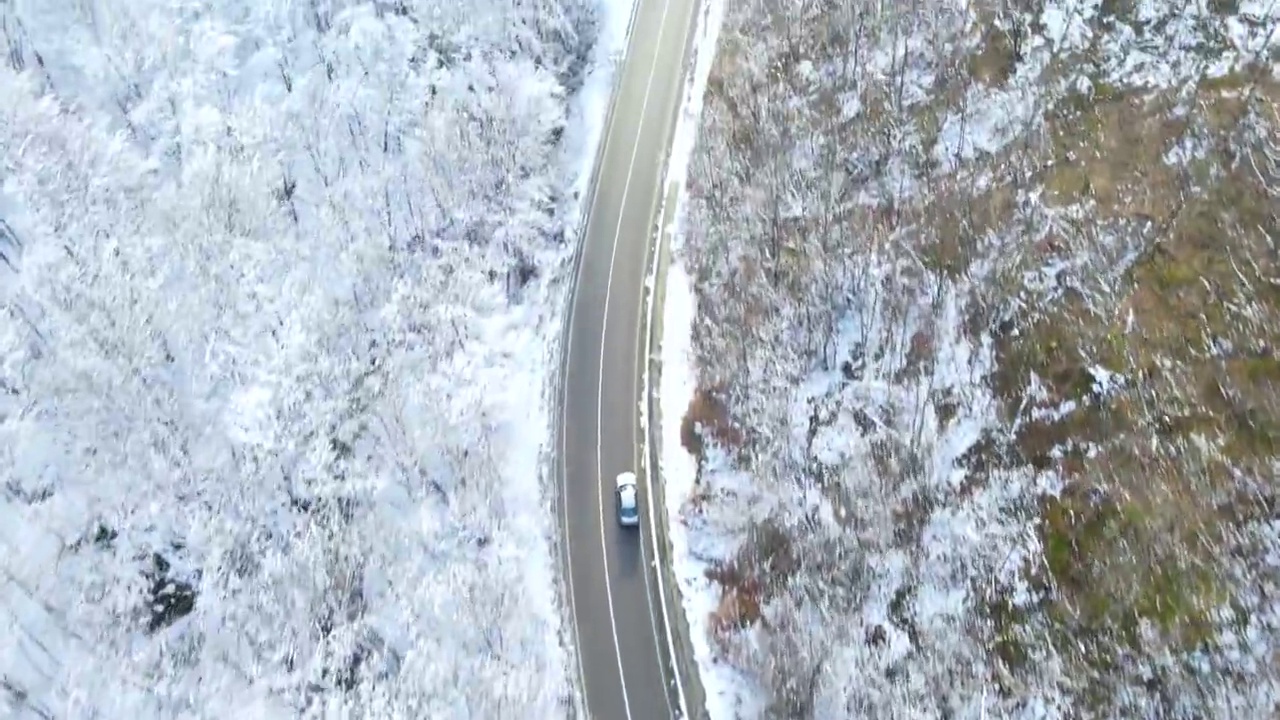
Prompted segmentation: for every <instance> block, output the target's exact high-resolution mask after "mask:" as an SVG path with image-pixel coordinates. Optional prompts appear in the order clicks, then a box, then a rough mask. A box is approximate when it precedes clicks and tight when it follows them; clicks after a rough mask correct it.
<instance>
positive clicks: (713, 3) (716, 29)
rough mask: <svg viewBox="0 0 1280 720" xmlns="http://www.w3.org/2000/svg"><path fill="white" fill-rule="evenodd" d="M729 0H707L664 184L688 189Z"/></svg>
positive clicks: (703, 6)
mask: <svg viewBox="0 0 1280 720" xmlns="http://www.w3.org/2000/svg"><path fill="white" fill-rule="evenodd" d="M724 5H725V0H703V5H702V17H700V18H699V19H698V27H697V29H696V30H695V31H694V32H695V33H696V37H695V39H694V47H693V73H692V74H691V75H690V76H689V87H688V88H687V89H686V91H685V96H684V99H683V100H682V101H681V103H680V117H679V119H677V120H676V129H675V132H674V133H673V135H672V139H671V159H670V161H669V162H668V164H667V177H666V181H665V182H664V183H663V187H668V186H670V185H671V183H673V182H675V183H678V184H679V185H680V193H681V194H683V192H684V184H685V181H686V180H687V179H688V177H689V159H690V158H691V157H693V147H694V143H695V142H696V141H697V138H698V121H699V119H700V118H701V117H702V99H703V95H705V94H706V91H707V80H708V79H709V78H710V77H711V65H712V64H713V63H714V62H715V59H716V45H717V42H718V41H719V39H720V27H721V25H723V24H724V9H725V8H724ZM664 201H665V195H664Z"/></svg>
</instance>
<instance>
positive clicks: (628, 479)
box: [618, 471, 636, 487]
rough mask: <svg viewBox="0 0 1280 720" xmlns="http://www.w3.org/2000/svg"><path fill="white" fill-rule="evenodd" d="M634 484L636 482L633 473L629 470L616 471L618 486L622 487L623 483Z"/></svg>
mask: <svg viewBox="0 0 1280 720" xmlns="http://www.w3.org/2000/svg"><path fill="white" fill-rule="evenodd" d="M635 484H636V474H635V473H633V472H630V471H627V472H624V473H618V487H622V486H623V485H635Z"/></svg>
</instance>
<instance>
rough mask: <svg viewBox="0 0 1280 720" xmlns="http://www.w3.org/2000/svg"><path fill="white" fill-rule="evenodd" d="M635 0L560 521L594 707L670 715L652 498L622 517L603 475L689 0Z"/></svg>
mask: <svg viewBox="0 0 1280 720" xmlns="http://www.w3.org/2000/svg"><path fill="white" fill-rule="evenodd" d="M638 2H639V7H638V8H637V10H636V16H635V19H634V22H633V25H632V34H631V40H630V45H629V46H628V48H627V53H626V58H625V60H624V61H623V65H622V67H621V69H620V72H621V73H622V76H621V81H620V84H619V86H618V96H617V98H615V106H614V112H613V116H612V121H611V124H610V126H609V127H608V128H606V129H605V133H604V140H603V142H604V150H603V154H602V156H601V158H600V167H599V184H598V186H597V189H596V193H595V195H594V196H593V197H592V198H591V199H590V202H591V205H590V209H589V211H588V212H589V215H588V220H587V233H586V238H585V245H584V246H583V248H582V256H581V259H580V263H581V265H580V267H579V271H578V273H579V274H578V280H577V289H576V292H575V294H574V297H573V299H572V300H571V304H570V311H569V312H570V318H569V326H568V333H569V335H568V344H567V346H566V359H565V366H564V368H563V371H564V373H565V375H564V383H563V387H564V392H565V397H564V398H563V399H562V405H561V410H562V413H563V415H562V417H561V425H560V458H559V460H560V467H561V468H562V471H563V472H562V475H561V478H560V479H561V482H562V483H563V487H562V488H561V507H560V512H561V518H560V522H561V523H562V527H561V529H562V531H563V537H564V539H565V543H564V551H565V554H566V556H567V557H566V558H565V560H566V564H567V568H568V582H569V594H570V596H571V603H572V605H571V608H572V612H573V617H574V624H575V626H576V627H575V632H576V636H577V645H578V654H579V661H580V666H579V668H578V670H579V672H580V674H581V680H582V685H583V687H584V688H585V690H586V703H587V711H588V713H589V714H590V716H591V717H592V718H596V719H597V720H652V719H654V718H671V717H675V716H676V715H677V714H678V713H677V708H678V703H677V700H676V696H675V690H674V687H675V681H674V678H673V675H672V667H671V663H670V658H669V657H668V654H667V641H666V636H665V629H664V627H663V621H662V611H661V606H660V605H659V602H660V600H659V598H658V595H657V593H658V588H657V578H656V576H655V575H654V574H653V569H652V565H651V564H652V563H653V561H654V558H653V557H652V555H653V544H652V542H653V540H652V538H651V537H650V536H649V530H648V528H649V527H650V526H649V517H648V513H649V512H655V511H657V510H658V509H656V508H649V507H648V504H647V502H646V500H647V495H646V493H645V491H644V488H643V487H642V488H641V493H640V496H641V503H640V509H641V513H642V516H641V522H640V528H639V529H636V528H625V529H624V528H622V527H619V525H618V523H617V519H616V518H617V514H616V509H615V500H614V495H613V483H614V478H615V477H616V476H617V474H618V473H620V472H622V471H624V470H635V469H637V467H638V464H639V458H640V452H641V451H640V445H639V440H640V437H639V432H640V418H639V407H640V401H641V392H642V388H641V383H640V373H641V370H642V368H643V364H642V355H643V354H644V350H643V343H642V338H641V337H640V333H641V327H642V326H641V313H642V312H643V310H644V302H643V297H644V280H645V271H646V267H645V264H646V262H645V261H646V258H647V254H648V250H649V246H650V243H651V242H652V240H653V239H654V233H653V232H652V230H653V226H654V222H655V217H656V215H657V210H658V202H659V199H660V198H661V196H662V188H661V185H662V180H663V174H664V170H665V165H666V160H667V156H668V149H669V145H670V141H671V132H672V129H673V128H674V126H675V119H676V115H677V113H678V112H679V105H680V96H681V93H682V91H683V87H684V82H683V79H684V68H685V66H686V64H687V63H688V60H689V58H688V54H689V52H688V51H689V49H690V47H689V46H690V43H689V42H688V39H689V34H690V33H691V32H692V31H693V26H694V22H693V19H694V12H695V9H696V7H697V0H638Z"/></svg>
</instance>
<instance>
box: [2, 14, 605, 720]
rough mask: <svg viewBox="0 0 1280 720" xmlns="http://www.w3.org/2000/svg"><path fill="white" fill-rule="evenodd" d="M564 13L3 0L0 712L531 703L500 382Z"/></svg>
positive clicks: (554, 130) (534, 228)
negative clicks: (1, 680) (5, 50)
mask: <svg viewBox="0 0 1280 720" xmlns="http://www.w3.org/2000/svg"><path fill="white" fill-rule="evenodd" d="M595 8H596V5H595V4H594V3H592V2H589V0H559V1H557V0H542V1H532V0H528V1H526V0H480V1H478V2H470V3H457V2H436V1H435V0H421V1H413V0H400V1H398V2H388V1H384V0H378V1H375V2H343V1H341V0H314V1H312V2H278V1H268V2H258V1H256V0H229V1H224V2H216V3H209V2H173V1H170V0H139V1H135V2H113V1H103V2H72V1H69V0H68V1H67V2H63V1H61V0H38V1H37V0H18V1H17V2H10V3H4V4H0V39H3V42H4V43H5V44H6V46H7V53H6V55H5V59H4V61H3V62H0V230H2V232H0V241H2V242H0V253H2V254H3V259H4V263H3V264H2V266H0V272H2V273H3V280H0V293H2V297H3V308H4V312H3V320H0V363H2V364H0V390H2V391H3V392H0V558H2V559H0V677H3V684H0V715H5V716H6V717H11V716H17V717H24V718H25V717H59V718H81V717H177V716H182V717H210V718H226V717H245V716H249V715H252V714H253V713H254V712H257V713H259V714H261V715H262V716H271V717H294V716H297V715H299V714H308V715H317V716H318V715H324V716H334V717H338V716H341V717H350V716H363V717H377V718H387V717H405V718H423V717H480V718H491V717H515V716H519V717H540V718H554V717H562V716H563V714H564V712H565V709H564V705H563V703H564V702H565V701H566V699H567V695H568V692H569V689H568V685H567V680H566V669H565V668H566V656H565V651H564V649H563V648H562V647H561V645H560V644H559V641H558V631H559V627H558V626H559V620H558V615H557V612H556V610H555V608H554V599H553V596H552V592H553V588H552V587H551V586H550V584H549V578H550V575H549V572H550V567H551V562H552V560H551V553H550V551H549V548H548V545H547V542H548V540H547V537H546V535H545V530H544V528H545V527H546V525H545V523H546V519H545V515H546V513H547V509H546V507H545V504H544V503H543V502H542V500H541V498H542V495H541V489H540V488H539V487H537V484H536V483H537V478H536V475H535V474H533V473H530V472H528V471H527V470H528V468H527V467H519V468H512V467H511V466H510V465H511V463H512V462H513V459H512V458H513V457H515V455H516V454H517V450H518V449H519V447H520V445H521V443H526V444H527V441H526V440H525V439H524V438H523V437H522V435H523V433H525V432H528V431H529V430H530V429H529V428H522V427H520V426H519V423H517V422H514V421H513V417H512V415H511V414H510V408H511V406H512V405H517V406H518V405H520V404H521V403H522V402H523V401H525V400H527V398H525V397H523V396H519V395H517V394H516V393H515V391H514V390H513V389H512V388H510V387H508V386H507V383H506V379H507V378H509V377H511V374H512V372H518V371H522V369H523V367H524V365H525V363H527V362H528V358H527V357H521V355H520V353H521V352H522V350H523V349H528V348H531V347H533V346H531V345H529V343H527V342H525V339H526V338H528V336H529V333H530V328H528V327H527V322H526V321H525V320H522V319H521V318H522V317H524V316H527V315H530V313H525V312H524V311H523V310H522V304H523V305H528V304H529V303H532V302H535V301H536V298H537V296H536V295H532V294H529V293H526V292H525V291H526V290H527V289H528V288H529V287H530V286H531V283H534V282H536V281H537V280H538V269H539V266H540V265H541V264H542V263H543V261H544V260H545V259H546V258H548V257H551V258H554V257H558V256H559V253H561V252H563V248H562V247H561V245H562V244H563V231H564V227H563V226H564V223H565V219H564V218H563V217H561V212H560V210H561V208H562V203H561V202H560V200H559V197H558V195H559V193H560V192H561V191H562V189H563V187H564V181H565V180H566V178H562V177H559V176H558V174H559V173H558V172H557V168H558V167H560V164H559V162H558V153H559V148H558V141H559V138H560V135H561V132H562V130H563V128H564V124H565V122H566V101H567V97H568V94H569V93H571V92H572V91H574V90H575V89H576V86H577V85H578V84H580V83H581V76H582V74H583V72H584V65H585V63H586V59H587V56H588V54H589V52H590V49H591V46H592V43H593V41H594V38H595V34H596V24H597V21H596V17H595V12H596V11H595ZM534 384H536V383H534ZM517 410H518V411H519V412H520V413H521V414H520V415H518V416H516V419H518V418H520V417H523V414H524V413H526V412H527V409H526V408H524V407H518V408H517ZM533 429H534V430H536V429H537V428H533ZM521 452H522V451H521ZM533 454H536V451H535V453H533ZM331 714H332V715H331Z"/></svg>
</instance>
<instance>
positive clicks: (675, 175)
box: [655, 0, 754, 719]
mask: <svg viewBox="0 0 1280 720" xmlns="http://www.w3.org/2000/svg"><path fill="white" fill-rule="evenodd" d="M723 18H724V0H705V1H704V3H703V9H702V13H701V14H700V16H699V18H698V27H697V29H696V30H695V33H696V38H695V41H694V42H695V46H694V66H693V71H692V73H691V75H690V77H689V84H688V87H687V88H686V91H685V96H684V98H683V101H682V103H681V109H680V116H679V118H678V120H677V122H676V129H675V132H674V136H673V139H672V147H671V158H670V162H669V164H668V166H667V173H666V179H665V182H664V187H668V186H670V185H671V184H673V183H674V184H675V185H676V186H677V187H678V190H677V193H676V206H675V207H674V208H667V207H665V206H664V207H663V208H662V210H661V211H660V212H661V217H663V218H664V220H665V221H666V222H667V223H668V225H669V226H670V227H669V228H663V230H664V231H670V238H671V240H670V242H671V248H670V252H671V262H670V265H669V266H668V269H667V275H666V279H665V283H664V285H665V291H664V293H665V294H664V299H663V307H662V313H663V320H662V328H663V330H662V347H661V349H660V362H661V365H662V380H661V382H662V384H661V387H660V388H659V407H660V413H661V417H662V418H663V424H662V427H661V428H660V430H661V438H662V442H661V448H662V456H661V458H660V459H659V461H660V463H661V465H662V467H661V469H660V473H659V475H660V477H661V478H662V482H663V493H664V498H665V500H666V508H664V511H665V512H666V513H667V523H668V529H669V533H668V536H669V538H670V540H671V552H672V556H671V558H670V562H671V564H672V570H673V571H674V574H675V576H676V581H677V582H678V583H679V585H680V595H681V599H682V601H683V604H684V612H685V616H686V619H687V621H688V624H689V633H690V635H691V638H690V641H691V643H692V645H693V649H694V655H695V658H694V660H695V661H696V663H697V668H698V672H699V674H700V676H701V679H702V684H703V689H704V690H705V692H706V703H707V712H708V713H709V714H710V717H711V718H713V719H719V718H726V719H727V718H736V717H740V716H741V715H742V713H741V712H740V711H741V709H742V707H743V704H744V703H747V704H750V703H752V702H753V695H752V690H751V688H750V686H749V685H748V684H747V683H746V682H744V678H743V677H742V676H741V673H739V672H738V671H737V670H735V669H734V668H732V667H730V666H729V665H726V664H724V663H719V662H717V661H716V658H715V654H714V653H713V652H712V649H711V647H710V645H709V642H708V638H709V637H710V628H709V620H710V618H711V615H712V613H713V612H714V611H715V608H716V604H717V601H718V600H717V595H718V591H717V589H716V588H715V587H714V586H713V584H712V583H711V581H710V580H709V579H707V577H706V574H705V573H706V570H707V569H708V568H709V565H708V564H707V563H706V562H705V561H703V560H702V559H700V557H699V554H698V546H699V544H700V543H703V542H707V541H714V539H713V538H709V537H706V536H703V535H700V534H699V532H698V530H697V526H696V524H692V525H691V524H690V522H689V518H687V517H686V514H685V511H686V504H687V502H688V501H689V499H690V497H691V496H692V493H693V483H694V478H695V475H696V473H697V466H696V463H695V461H694V458H693V457H692V456H691V455H689V453H688V452H687V451H686V450H685V449H684V447H682V445H681V438H680V428H681V418H683V417H684V414H685V410H686V409H687V408H688V406H689V401H690V400H691V399H692V398H693V393H694V391H695V390H696V388H697V383H696V381H695V375H694V355H693V344H692V331H693V321H694V318H695V317H696V307H695V302H696V301H695V298H694V295H693V288H692V286H691V285H690V278H689V276H688V274H687V273H686V271H685V269H684V262H683V259H682V257H683V252H682V250H683V246H682V243H683V235H682V233H681V231H680V219H681V213H682V211H683V198H684V186H685V181H686V178H687V176H688V172H689V159H690V157H691V155H692V154H693V149H694V145H695V143H696V141H697V131H698V121H699V118H700V116H701V113H702V96H703V93H705V92H706V86H707V80H708V78H709V76H710V73H711V64H712V62H713V61H714V59H715V50H716V41H717V38H718V35H719V32H720V25H721V22H722V21H723ZM665 198H666V194H665V193H664V203H665V202H666V199H665ZM655 270H656V268H655ZM753 712H754V711H753ZM748 714H750V713H748Z"/></svg>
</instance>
